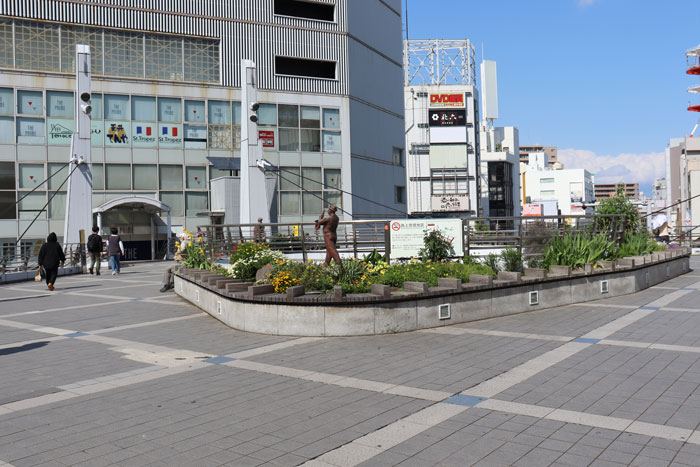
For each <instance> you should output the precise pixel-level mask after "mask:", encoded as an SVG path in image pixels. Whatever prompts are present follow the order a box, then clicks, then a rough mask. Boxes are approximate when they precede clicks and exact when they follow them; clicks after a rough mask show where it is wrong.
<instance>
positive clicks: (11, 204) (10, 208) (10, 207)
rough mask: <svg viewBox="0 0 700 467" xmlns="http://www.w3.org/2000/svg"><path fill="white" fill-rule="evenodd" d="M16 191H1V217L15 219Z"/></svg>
mask: <svg viewBox="0 0 700 467" xmlns="http://www.w3.org/2000/svg"><path fill="white" fill-rule="evenodd" d="M15 207H16V205H15V192H14V191H0V219H15V218H16V217H17V216H16V214H15Z"/></svg>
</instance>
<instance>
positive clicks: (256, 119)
mask: <svg viewBox="0 0 700 467" xmlns="http://www.w3.org/2000/svg"><path fill="white" fill-rule="evenodd" d="M250 121H251V122H253V123H258V116H257V115H255V114H252V115H251V116H250Z"/></svg>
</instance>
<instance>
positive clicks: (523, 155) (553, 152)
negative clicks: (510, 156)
mask: <svg viewBox="0 0 700 467" xmlns="http://www.w3.org/2000/svg"><path fill="white" fill-rule="evenodd" d="M538 152H543V153H545V154H546V155H547V160H548V161H549V162H548V163H549V168H550V169H552V168H554V164H556V163H557V162H559V159H558V155H557V147H556V146H542V145H541V144H535V145H532V146H520V162H522V163H524V164H527V163H528V161H529V157H530V154H532V153H538ZM561 168H564V165H563V164H562V165H561Z"/></svg>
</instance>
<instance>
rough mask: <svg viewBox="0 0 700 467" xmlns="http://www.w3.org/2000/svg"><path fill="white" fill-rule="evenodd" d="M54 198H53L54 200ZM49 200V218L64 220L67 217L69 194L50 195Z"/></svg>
mask: <svg viewBox="0 0 700 467" xmlns="http://www.w3.org/2000/svg"><path fill="white" fill-rule="evenodd" d="M52 197H53V198H52ZM49 198H50V199H51V201H49V218H51V219H64V218H65V217H66V200H67V199H68V193H65V192H62V193H50V194H49Z"/></svg>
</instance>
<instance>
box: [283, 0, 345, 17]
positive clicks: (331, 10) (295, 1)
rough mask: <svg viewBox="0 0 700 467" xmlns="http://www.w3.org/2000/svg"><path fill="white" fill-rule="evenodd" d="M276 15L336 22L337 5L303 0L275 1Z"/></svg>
mask: <svg viewBox="0 0 700 467" xmlns="http://www.w3.org/2000/svg"><path fill="white" fill-rule="evenodd" d="M275 14H276V15H284V16H295V17H297V18H306V19H317V20H321V21H334V20H335V5H329V4H327V3H316V2H305V1H301V0H275Z"/></svg>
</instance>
